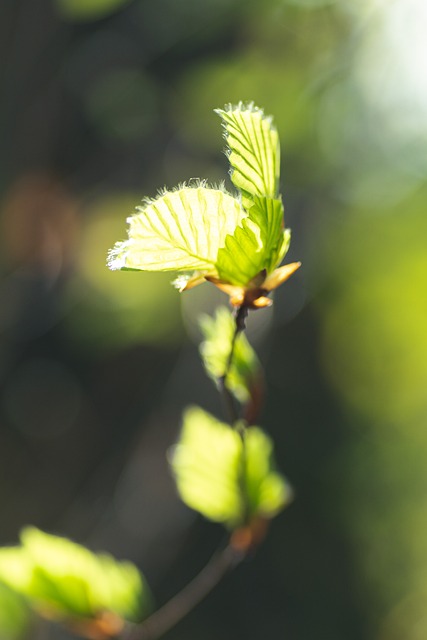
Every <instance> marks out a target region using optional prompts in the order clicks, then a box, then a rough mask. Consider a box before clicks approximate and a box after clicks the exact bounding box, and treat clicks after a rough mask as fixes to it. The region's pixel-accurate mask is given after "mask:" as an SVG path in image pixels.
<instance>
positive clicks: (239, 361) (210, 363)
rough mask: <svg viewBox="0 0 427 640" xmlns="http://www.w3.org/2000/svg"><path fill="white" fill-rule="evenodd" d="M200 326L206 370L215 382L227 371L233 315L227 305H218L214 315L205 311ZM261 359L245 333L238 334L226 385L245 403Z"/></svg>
mask: <svg viewBox="0 0 427 640" xmlns="http://www.w3.org/2000/svg"><path fill="white" fill-rule="evenodd" d="M200 327H201V329H202V332H203V335H204V338H205V339H204V341H203V342H202V343H201V345H200V354H201V356H202V360H203V364H204V366H205V369H206V372H207V374H208V375H209V377H210V378H212V380H213V381H214V382H215V383H218V380H219V378H221V376H223V375H224V373H225V370H226V368H227V362H228V358H229V355H230V351H231V345H232V340H233V335H234V330H235V322H234V318H233V316H232V315H231V313H230V311H229V310H228V309H227V308H226V307H219V308H218V309H217V311H216V314H215V317H214V318H211V317H210V316H207V315H203V316H202V317H201V318H200ZM260 370H261V367H260V363H259V360H258V358H257V356H256V354H255V351H254V350H253V349H252V347H251V345H250V344H249V342H248V340H247V338H246V336H245V335H244V334H243V333H240V335H238V336H237V339H236V344H235V346H234V352H233V360H232V363H231V366H230V371H229V373H228V375H227V387H228V388H229V389H230V391H231V392H232V393H233V395H234V396H235V397H236V398H237V400H239V401H240V402H242V403H245V402H247V401H248V400H249V398H250V396H251V389H252V387H253V385H254V384H256V380H257V378H258V377H259V376H260Z"/></svg>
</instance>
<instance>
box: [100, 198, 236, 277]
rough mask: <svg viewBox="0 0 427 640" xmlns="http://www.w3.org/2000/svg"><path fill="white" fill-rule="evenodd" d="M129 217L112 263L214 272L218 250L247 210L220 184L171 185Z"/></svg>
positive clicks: (126, 266)
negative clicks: (125, 234)
mask: <svg viewBox="0 0 427 640" xmlns="http://www.w3.org/2000/svg"><path fill="white" fill-rule="evenodd" d="M138 211H139V212H138V213H137V214H135V215H133V216H131V217H130V218H129V219H128V222H129V231H128V234H129V238H128V240H125V241H124V242H119V243H117V244H116V246H115V247H114V249H112V251H111V252H110V255H109V263H108V264H109V267H110V268H111V269H136V270H146V271H192V270H196V271H203V272H206V273H214V272H215V262H216V258H217V254H218V250H219V249H220V248H221V247H223V246H224V245H225V239H226V237H227V235H228V234H230V233H233V232H234V230H235V228H236V226H237V225H238V224H239V223H240V222H241V220H242V219H243V218H244V217H245V216H246V215H247V214H246V212H245V211H244V210H243V208H242V207H241V205H240V204H239V202H238V201H237V200H236V199H235V198H233V197H232V196H230V195H229V194H227V193H225V191H222V190H221V189H209V188H207V187H205V186H202V185H201V186H198V187H182V188H181V189H178V190H177V191H167V192H165V193H163V195H161V196H159V197H158V198H157V199H156V200H151V201H149V202H147V203H146V204H145V205H144V206H143V207H139V208H138Z"/></svg>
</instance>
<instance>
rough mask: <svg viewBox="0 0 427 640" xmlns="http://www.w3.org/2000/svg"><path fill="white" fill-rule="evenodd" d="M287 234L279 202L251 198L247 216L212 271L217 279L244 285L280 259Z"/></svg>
mask: <svg viewBox="0 0 427 640" xmlns="http://www.w3.org/2000/svg"><path fill="white" fill-rule="evenodd" d="M289 240H290V234H289V231H288V230H286V236H285V235H284V232H283V205H282V202H281V200H273V199H271V198H265V197H258V196H256V197H254V200H253V204H252V206H251V208H250V209H249V215H248V217H247V218H245V219H244V220H243V221H242V226H238V227H237V228H236V230H235V232H234V234H233V235H229V236H227V238H226V239H225V247H224V248H222V249H220V250H219V252H218V258H217V261H216V265H215V266H216V269H217V272H218V275H219V278H220V279H221V280H224V281H226V282H230V283H231V284H237V285H243V286H245V285H247V284H248V283H250V281H251V280H252V279H253V278H255V277H256V276H257V275H258V274H259V273H260V272H261V271H263V270H265V271H266V274H268V273H270V272H271V271H272V270H273V269H274V268H275V267H276V266H277V265H278V264H279V262H281V261H282V260H283V257H284V255H285V253H286V251H287V249H288V247H289Z"/></svg>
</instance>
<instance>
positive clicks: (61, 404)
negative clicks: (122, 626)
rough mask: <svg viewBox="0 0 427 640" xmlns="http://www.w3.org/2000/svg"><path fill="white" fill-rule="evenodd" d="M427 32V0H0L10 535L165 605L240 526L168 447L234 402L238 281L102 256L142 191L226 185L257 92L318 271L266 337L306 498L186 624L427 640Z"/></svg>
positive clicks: (0, 496)
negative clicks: (95, 562)
mask: <svg viewBox="0 0 427 640" xmlns="http://www.w3.org/2000/svg"><path fill="white" fill-rule="evenodd" d="M426 33H427V5H426V4H425V0H394V1H388V0H341V1H339V0H337V1H336V2H333V0H329V1H327V0H326V1H325V0H323V1H322V0H292V1H291V0H245V1H243V0H157V1H156V2H149V1H148V0H127V1H126V0H37V2H34V0H2V2H1V4H0V79H1V88H2V91H1V95H0V131H1V134H0V140H1V145H0V196H1V205H0V224H1V231H2V232H1V253H0V500H1V511H2V517H1V525H0V543H1V544H11V543H15V542H16V540H17V536H18V531H19V530H20V528H21V527H22V526H24V525H26V524H33V525H36V526H39V527H41V528H43V529H45V530H49V531H52V532H56V533H59V534H61V535H66V536H69V537H72V538H74V539H76V540H77V541H79V542H82V543H84V544H87V545H89V546H90V547H91V548H94V549H97V550H99V549H105V550H108V551H110V552H112V553H113V554H115V555H116V556H117V557H126V558H129V559H131V560H133V561H135V562H136V563H137V564H138V565H139V566H140V567H141V569H142V570H143V571H144V573H145V575H146V577H147V579H148V581H149V583H150V585H151V586H152V589H153V591H154V593H155V594H156V596H157V599H158V602H159V603H161V602H163V601H164V600H166V599H167V598H168V597H169V596H170V595H171V594H173V593H174V592H175V591H176V590H177V589H179V587H180V586H182V585H183V584H184V583H185V582H186V581H187V580H188V579H189V578H190V577H191V576H192V575H194V573H195V572H196V571H197V570H198V569H199V568H201V566H202V565H203V564H204V562H205V560H206V559H207V557H209V555H210V554H211V553H212V552H213V550H214V549H215V547H216V545H217V544H218V543H219V542H220V541H221V540H222V539H223V532H222V530H221V528H220V527H218V526H216V525H211V524H208V523H206V522H203V521H202V520H201V519H199V518H197V517H196V516H195V515H194V514H192V513H191V512H190V511H189V510H188V509H186V508H185V507H184V506H183V505H181V504H180V503H179V501H178V499H177V497H176V494H175V490H174V487H173V483H172V480H171V477H170V473H169V471H168V468H167V463H166V457H165V451H166V450H167V448H168V447H169V446H171V444H172V443H173V442H174V440H175V439H176V437H177V433H178V430H179V426H180V419H181V412H182V409H183V408H184V407H185V406H186V405H187V404H188V403H190V402H191V403H198V404H200V405H202V406H203V407H204V408H206V409H208V410H211V411H213V412H216V413H217V415H218V416H219V417H221V413H220V412H221V407H220V405H219V401H218V398H217V395H216V391H215V389H214V387H213V385H211V383H210V382H209V381H208V380H207V379H206V380H205V378H204V375H203V372H202V366H201V363H200V361H199V360H198V354H197V343H198V341H199V339H200V336H199V334H198V331H197V316H198V315H199V314H200V313H201V312H209V311H211V310H212V309H213V308H214V307H215V305H217V304H218V303H219V302H221V301H224V298H223V297H222V296H221V294H219V293H218V292H216V291H214V290H213V289H214V288H213V287H210V286H209V285H207V284H206V285H204V286H203V287H201V288H200V289H197V290H194V291H190V292H188V293H187V294H183V295H182V296H179V295H178V293H177V292H176V291H174V290H173V289H172V287H171V286H170V284H169V281H170V275H168V274H166V275H164V274H142V273H141V274H135V273H120V272H115V273H112V272H110V271H108V269H107V268H106V266H105V257H106V253H107V250H108V248H109V247H111V246H112V244H113V243H114V242H115V241H116V240H119V239H123V238H124V237H125V218H126V217H127V216H128V215H129V214H131V213H132V211H133V209H134V207H135V206H136V205H137V204H138V203H139V202H140V200H141V199H142V197H143V196H146V195H149V196H153V195H155V193H156V192H157V190H158V189H159V188H162V187H163V186H165V185H167V186H169V187H172V186H174V185H175V184H176V183H178V182H179V181H182V180H185V179H188V178H192V177H201V178H207V179H208V180H209V181H210V182H215V181H218V180H221V179H223V178H224V177H225V175H226V171H227V162H226V159H225V157H224V155H222V154H221V149H222V147H223V141H222V139H221V127H220V123H219V119H218V118H217V116H215V114H214V113H213V109H214V108H215V107H222V106H223V105H224V104H225V103H228V102H237V101H239V100H243V101H248V100H254V101H255V103H256V104H258V105H259V106H261V107H264V109H265V110H266V112H267V113H271V114H273V115H274V118H275V121H276V124H277V127H278V129H279V132H280V136H281V143H282V191H283V194H284V200H285V211H286V223H287V225H288V226H290V227H291V228H292V230H293V241H292V248H291V251H290V254H289V256H288V257H289V261H290V260H302V262H303V268H302V269H301V270H300V272H298V274H297V275H295V276H294V277H293V278H292V279H291V280H290V281H289V283H287V284H286V285H284V286H283V287H282V288H281V289H280V290H279V291H278V292H277V294H276V297H275V304H274V309H273V310H272V311H271V310H267V311H259V312H256V313H254V314H253V318H252V326H251V328H250V329H251V331H250V333H251V338H252V340H253V341H254V342H255V345H256V348H257V351H258V353H259V355H260V358H261V360H262V362H263V364H264V366H265V368H266V371H267V381H268V397H267V404H266V407H265V411H264V414H263V420H262V426H263V427H264V428H265V429H266V430H267V431H268V432H269V433H270V434H271V435H272V436H273V438H274V440H275V442H276V454H277V459H278V463H279V466H280V468H281V470H282V471H283V472H284V473H285V474H286V475H287V477H288V478H289V480H290V482H291V483H292V485H293V487H294V489H295V494H296V500H295V502H294V504H293V505H292V506H291V507H290V508H289V509H288V510H287V511H285V513H284V514H282V515H281V516H280V517H279V518H278V520H277V521H275V522H274V523H273V526H272V530H271V532H270V535H269V538H268V540H267V542H266V544H265V545H264V547H263V548H262V549H260V550H259V552H258V553H257V554H256V556H255V557H254V558H253V559H251V560H250V561H248V562H246V563H245V564H244V566H242V567H240V568H239V569H238V570H237V571H236V572H235V573H234V574H233V575H232V576H230V577H229V578H228V579H227V580H226V581H225V582H224V584H223V585H221V586H220V587H219V588H218V589H217V590H216V591H215V592H214V593H213V594H212V595H211V597H210V598H209V599H208V600H206V601H205V602H204V603H203V604H202V605H200V606H199V607H198V608H197V609H196V610H195V611H194V612H193V613H192V614H191V615H190V616H189V617H188V618H187V619H186V620H185V621H183V622H182V623H180V625H179V626H177V627H176V628H175V629H174V630H173V631H171V632H170V633H169V635H168V637H170V638H171V640H181V639H182V640H184V638H185V639H186V640H188V639H189V638H190V639H192V638H194V639H195V638H203V639H204V640H210V639H212V640H213V639H214V638H215V639H217V638H218V637H221V638H222V639H223V640H232V639H233V640H234V639H235V638H243V637H245V638H250V639H252V638H265V637H272V638H285V639H288V640H313V639H314V638H316V640H342V639H343V638H345V639H346V640H360V639H363V640H402V639H404V640H424V639H425V638H426V637H427V614H426V611H427V534H426V529H427V429H426V422H427V420H426V418H427V292H426V289H427V286H426V285H427V242H426V237H427V217H426V208H427V207H426V203H427V181H426V176H427V83H426V75H425V69H426V64H427V39H426V37H425V34H426ZM229 186H230V185H229ZM49 637H50V639H51V640H56V639H62V638H68V637H69V636H67V635H66V633H65V632H64V631H62V630H60V629H58V628H56V627H53V628H52V629H51V631H50V636H49Z"/></svg>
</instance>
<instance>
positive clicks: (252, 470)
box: [171, 407, 290, 528]
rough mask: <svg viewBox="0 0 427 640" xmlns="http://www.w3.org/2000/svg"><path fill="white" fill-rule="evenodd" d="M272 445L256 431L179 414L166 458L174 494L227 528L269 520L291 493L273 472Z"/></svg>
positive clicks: (194, 411)
mask: <svg viewBox="0 0 427 640" xmlns="http://www.w3.org/2000/svg"><path fill="white" fill-rule="evenodd" d="M271 454H272V443H271V440H270V439H269V438H268V436H266V435H265V434H264V433H263V432H262V431H261V429H259V428H258V427H249V428H247V429H246V437H245V445H243V442H242V439H241V437H240V436H239V434H238V433H237V431H235V430H233V429H231V428H230V427H229V426H228V425H226V424H224V423H222V422H220V421H219V420H217V419H216V418H214V417H213V416H211V415H209V414H208V413H206V412H205V411H203V410H202V409H199V408H197V407H192V408H190V409H188V410H187V411H186V413H185V415H184V424H183V429H182V433H181V437H180V440H179V442H178V444H177V445H176V447H175V449H174V451H173V454H172V456H171V466H172V469H173V471H174V474H175V478H176V483H177V488H178V492H179V494H180V496H181V498H182V500H183V502H185V504H187V505H188V506H189V507H191V508H192V509H195V510H196V511H198V512H199V513H201V514H202V515H204V516H205V517H206V518H209V519H210V520H213V521H215V522H221V523H223V524H225V525H226V526H228V527H229V528H237V527H238V526H240V525H241V524H242V523H243V521H244V518H245V515H246V514H248V515H249V517H250V518H251V517H255V516H262V517H264V518H271V517H273V516H274V515H275V514H276V513H277V512H278V511H280V509H282V508H283V507H284V506H285V504H286V503H287V501H288V499H289V497H290V490H289V488H288V486H287V484H286V482H285V481H284V479H283V478H282V477H281V476H280V475H279V474H277V473H276V472H275V471H274V469H273V464H272V456H271Z"/></svg>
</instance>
